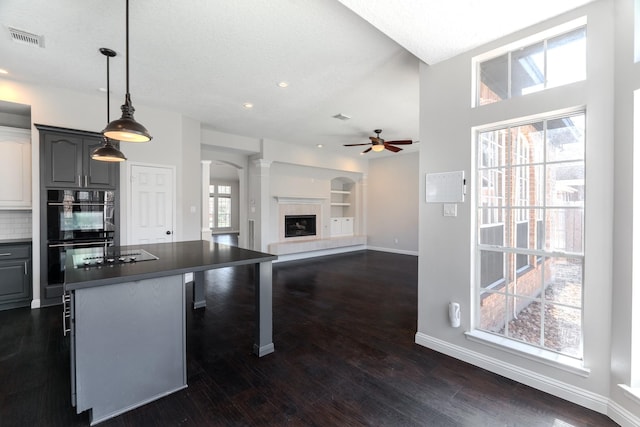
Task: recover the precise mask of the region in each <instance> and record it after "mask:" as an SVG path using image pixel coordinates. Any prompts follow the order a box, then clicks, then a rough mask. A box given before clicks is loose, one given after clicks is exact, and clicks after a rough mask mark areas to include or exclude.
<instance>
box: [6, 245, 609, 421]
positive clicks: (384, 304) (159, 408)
mask: <svg viewBox="0 0 640 427" xmlns="http://www.w3.org/2000/svg"><path fill="white" fill-rule="evenodd" d="M417 271H418V260H417V257H414V256H408V255H399V254H389V253H383V252H376V251H361V252H356V253H350V254H343V255H339V256H329V257H322V258H316V259H311V260H303V261H293V262H287V263H279V264H276V265H274V268H273V273H274V280H273V313H274V317H273V324H274V325H273V331H274V344H275V349H276V350H275V352H274V353H273V354H270V355H268V356H265V357H263V358H257V357H255V356H254V355H253V354H252V348H251V344H252V342H253V327H254V325H253V316H254V309H253V304H254V294H253V273H254V272H253V269H252V268H248V267H233V268H225V269H220V270H215V271H211V272H207V273H206V274H205V282H206V283H205V297H206V300H207V308H206V309H201V310H195V311H194V310H191V308H189V307H188V308H187V377H188V384H189V387H188V388H186V389H184V390H181V391H179V392H176V393H173V394H172V395H169V396H167V397H164V398H162V399H160V400H158V401H155V402H152V403H150V404H147V405H144V406H142V407H140V408H137V409H135V410H132V411H130V412H128V413H126V414H123V415H121V416H118V417H116V418H114V419H111V420H108V421H106V422H104V423H103V424H101V426H113V427H115V426H118V427H129V426H136V427H139V426H165V425H175V426H178V425H191V426H271V425H287V426H322V427H325V426H436V427H441V426H442V427H452V426H455V427H457V426H469V427H477V426H518V427H521V426H532V427H533V426H535V427H539V426H548V427H555V426H557V425H562V426H571V427H578V426H585V427H591V426H594V427H595V426H598V427H607V426H615V425H616V424H615V423H613V422H612V421H611V420H610V419H609V418H607V417H606V416H604V415H602V414H598V413H595V412H593V411H590V410H588V409H585V408H582V407H580V406H578V405H574V404H572V403H570V402H567V401H564V400H562V399H558V398H555V397H553V396H551V395H549V394H546V393H543V392H541V391H538V390H534V389H531V388H529V387H527V386H524V385H522V384H519V383H517V382H514V381H511V380H508V379H506V378H503V377H500V376H498V375H494V374H492V373H490V372H488V371H485V370H483V369H480V368H477V367H474V366H472V365H469V364H466V363H463V362H460V361H458V360H455V359H452V358H450V357H447V356H445V355H443V354H440V353H437V352H435V351H432V350H429V349H426V348H423V347H421V346H418V345H416V344H415V343H414V335H415V331H416V327H417V275H418V273H417ZM188 292H190V290H189V291H188ZM190 299H191V295H190V294H188V295H187V301H190ZM61 328H62V324H61V311H60V308H59V307H48V308H43V309H40V310H29V309H26V308H21V309H15V310H9V311H4V312H0V425H1V426H3V427H4V426H11V427H13V426H26V425H43V426H52V427H56V426H64V427H67V426H86V425H88V420H89V417H88V414H87V413H83V414H79V415H78V414H75V409H74V408H73V407H72V406H71V400H70V396H69V393H70V383H69V344H68V338H65V337H63V336H62V333H61Z"/></svg>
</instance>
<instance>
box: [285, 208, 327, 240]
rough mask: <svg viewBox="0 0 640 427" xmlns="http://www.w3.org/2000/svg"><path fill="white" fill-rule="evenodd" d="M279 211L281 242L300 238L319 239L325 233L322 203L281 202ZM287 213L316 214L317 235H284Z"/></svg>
mask: <svg viewBox="0 0 640 427" xmlns="http://www.w3.org/2000/svg"><path fill="white" fill-rule="evenodd" d="M278 206H279V209H278V210H279V213H278V239H279V240H280V241H281V242H295V241H300V240H317V239H321V238H322V237H323V236H322V233H323V224H324V221H323V218H322V205H321V204H320V203H304V204H302V203H297V204H296V203H280V204H279V205H278ZM286 215H315V216H316V235H315V236H299V237H284V217H285V216H286Z"/></svg>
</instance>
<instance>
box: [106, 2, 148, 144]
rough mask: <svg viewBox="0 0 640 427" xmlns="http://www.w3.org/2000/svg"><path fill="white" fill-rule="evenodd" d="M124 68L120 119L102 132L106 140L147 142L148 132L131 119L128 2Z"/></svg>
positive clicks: (127, 4)
mask: <svg viewBox="0 0 640 427" xmlns="http://www.w3.org/2000/svg"><path fill="white" fill-rule="evenodd" d="M126 6H127V11H126V33H125V39H126V43H127V45H126V68H127V76H126V77H127V94H126V95H125V98H124V104H123V105H122V107H121V109H122V117H120V118H119V119H117V120H114V121H112V122H111V123H109V124H108V125H107V127H106V128H104V130H103V131H102V134H103V135H104V136H106V137H107V138H111V139H115V140H118V141H124V142H147V141H150V140H151V135H150V134H149V131H148V130H147V129H146V128H145V127H144V126H143V125H141V124H140V123H138V122H136V120H135V119H134V118H133V112H134V111H135V108H133V105H132V104H131V94H130V93H129V0H126Z"/></svg>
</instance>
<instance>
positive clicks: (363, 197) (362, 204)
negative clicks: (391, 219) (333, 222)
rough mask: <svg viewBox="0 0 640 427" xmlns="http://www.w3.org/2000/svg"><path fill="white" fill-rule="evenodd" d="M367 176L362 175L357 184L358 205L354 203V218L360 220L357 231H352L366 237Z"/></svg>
mask: <svg viewBox="0 0 640 427" xmlns="http://www.w3.org/2000/svg"><path fill="white" fill-rule="evenodd" d="M367 177H368V176H367V174H363V175H362V179H361V180H360V181H359V182H358V183H357V186H358V189H359V190H360V191H358V203H356V217H357V218H359V219H360V221H359V222H360V226H359V227H358V231H356V230H354V234H357V235H362V236H366V235H367V200H368V198H369V195H368V180H367Z"/></svg>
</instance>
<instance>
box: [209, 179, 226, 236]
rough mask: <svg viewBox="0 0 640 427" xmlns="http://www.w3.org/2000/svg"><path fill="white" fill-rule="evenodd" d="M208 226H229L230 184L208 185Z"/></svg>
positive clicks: (212, 227)
mask: <svg viewBox="0 0 640 427" xmlns="http://www.w3.org/2000/svg"><path fill="white" fill-rule="evenodd" d="M209 228H210V229H212V230H214V229H220V228H231V186H230V185H221V184H212V185H209Z"/></svg>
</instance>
